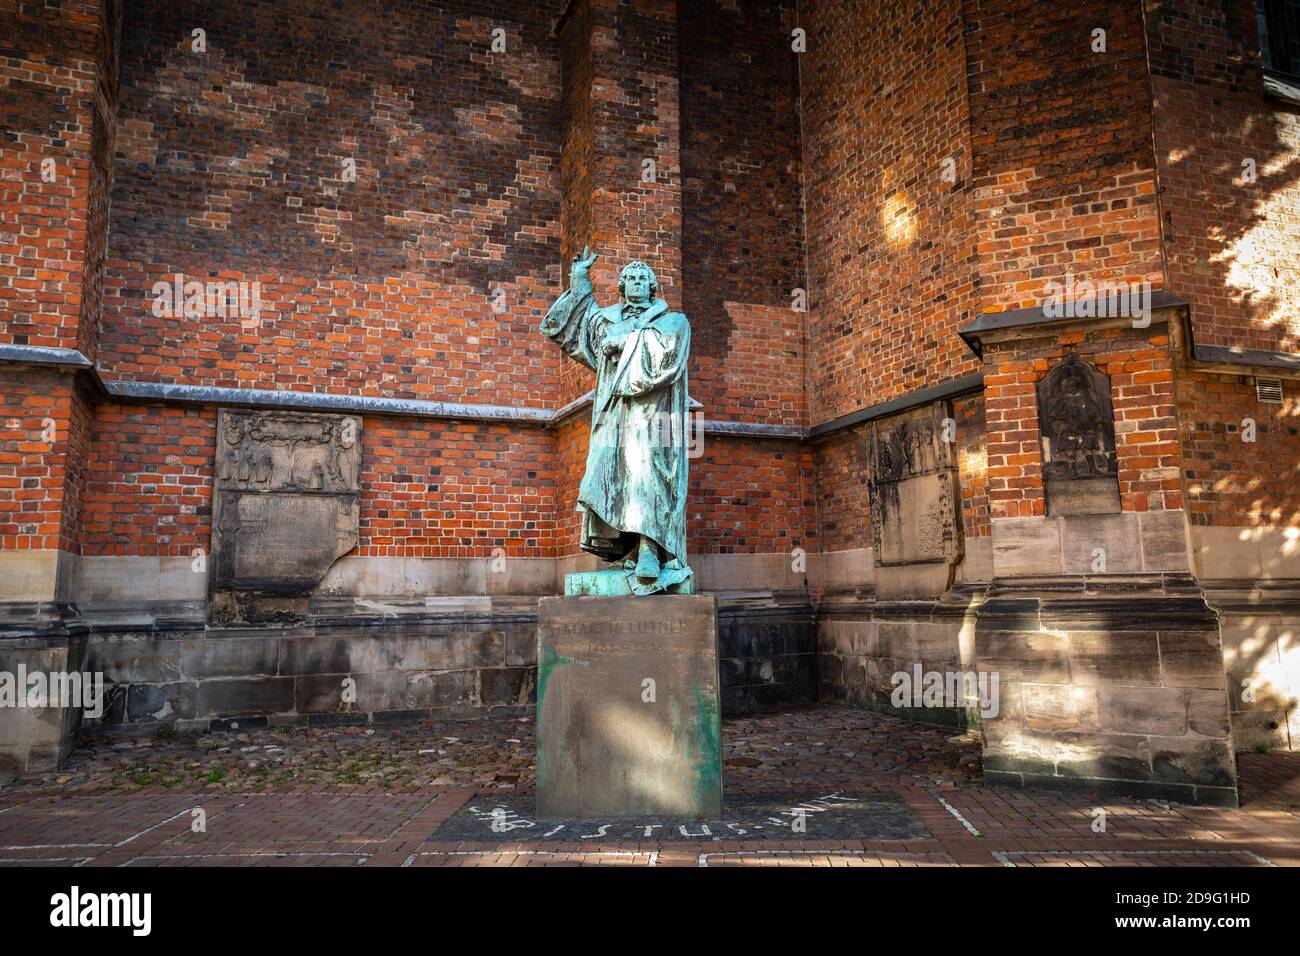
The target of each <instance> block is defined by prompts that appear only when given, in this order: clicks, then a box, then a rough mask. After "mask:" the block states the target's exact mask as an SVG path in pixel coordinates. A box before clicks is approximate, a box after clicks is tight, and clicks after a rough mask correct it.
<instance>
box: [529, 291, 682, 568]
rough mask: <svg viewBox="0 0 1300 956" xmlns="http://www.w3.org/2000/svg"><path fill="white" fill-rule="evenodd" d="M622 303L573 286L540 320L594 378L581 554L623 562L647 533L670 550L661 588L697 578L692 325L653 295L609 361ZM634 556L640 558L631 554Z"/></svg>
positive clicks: (549, 334)
mask: <svg viewBox="0 0 1300 956" xmlns="http://www.w3.org/2000/svg"><path fill="white" fill-rule="evenodd" d="M623 315H624V305H623V303H621V302H620V303H618V304H616V305H610V306H605V307H604V308H601V307H600V306H598V305H597V304H596V300H595V298H594V297H593V296H592V294H591V290H590V286H589V285H587V286H586V287H585V288H578V289H576V290H575V289H569V290H568V291H566V292H565V293H564V294H563V295H561V296H560V297H559V298H558V299H557V300H556V301H555V304H554V305H552V306H551V308H550V311H549V312H548V313H547V315H546V318H545V319H544V320H542V334H543V335H545V336H546V337H547V338H549V339H551V340H552V341H553V342H555V343H556V344H557V345H559V346H560V348H562V349H563V350H564V351H565V353H566V354H567V355H569V356H571V357H573V358H574V359H576V360H577V361H579V362H581V363H582V364H583V365H585V366H587V368H589V369H591V370H593V371H594V372H595V373H596V392H595V397H594V399H593V402H592V410H591V443H590V446H589V451H588V454H587V471H586V474H585V475H583V478H582V484H581V486H580V487H579V490H578V510H579V511H581V512H582V513H583V517H582V539H581V543H582V548H583V550H585V551H589V552H591V553H592V554H595V555H598V556H600V557H601V558H604V559H605V560H606V561H617V560H618V559H620V558H622V557H623V556H624V555H626V554H627V553H628V552H629V551H631V550H632V549H633V548H635V547H636V546H637V544H638V541H637V536H638V535H644V536H645V537H647V538H650V539H651V540H653V541H654V542H655V543H656V544H658V545H659V547H660V549H661V550H662V552H663V553H662V556H661V557H662V568H661V571H660V579H659V581H658V582H657V584H656V586H655V587H654V588H653V589H654V590H662V589H665V588H668V587H671V586H673V585H675V584H677V583H680V582H681V581H682V580H684V579H685V578H686V577H688V576H690V573H691V572H690V569H689V568H688V567H687V565H686V477H687V476H686V467H687V465H686V462H687V435H686V428H687V419H686V411H687V402H688V399H687V396H686V360H687V358H688V357H689V355H690V347H691V326H690V323H689V322H688V321H687V320H686V316H684V315H682V314H681V313H680V312H669V311H668V306H667V303H665V302H664V300H663V299H655V300H654V301H653V302H652V303H650V305H649V307H648V308H647V309H646V310H645V311H644V312H643V313H642V314H641V315H640V316H639V317H638V318H637V320H636V323H637V325H638V326H640V327H639V328H636V329H635V330H633V331H631V332H630V333H629V334H628V335H627V337H626V338H625V339H624V344H623V349H622V351H621V352H616V353H614V354H613V355H606V354H605V352H604V350H603V348H602V346H603V345H604V342H605V338H606V334H607V333H608V331H609V329H610V327H611V326H613V325H615V324H616V323H618V322H620V321H622V319H623ZM633 557H635V556H633Z"/></svg>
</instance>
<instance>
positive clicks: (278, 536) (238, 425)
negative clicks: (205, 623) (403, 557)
mask: <svg viewBox="0 0 1300 956" xmlns="http://www.w3.org/2000/svg"><path fill="white" fill-rule="evenodd" d="M217 432H218V436H217V469H216V472H217V481H216V489H215V493H214V501H213V523H212V574H211V597H212V600H211V603H210V605H209V608H210V609H209V617H210V619H211V620H212V621H213V622H214V623H219V624H236V623H249V624H255V623H269V622H273V621H291V620H294V619H296V618H298V617H301V615H302V613H303V612H304V611H305V610H306V601H307V597H308V595H310V593H311V590H312V588H314V587H315V586H316V584H317V583H318V582H319V581H320V580H321V578H323V577H324V576H325V572H326V571H328V570H329V567H330V565H331V564H333V563H334V562H335V561H336V560H337V559H338V558H339V557H341V556H342V555H344V554H346V553H347V552H348V551H350V550H352V549H353V548H354V547H356V544H357V536H358V528H359V526H360V502H359V497H360V496H359V487H358V484H359V483H358V475H359V473H360V465H361V420H360V419H359V418H355V417H353V416H348V415H319V414H310V413H305V412H254V411H240V410H234V409H222V410H221V412H220V413H219V415H218V420H217Z"/></svg>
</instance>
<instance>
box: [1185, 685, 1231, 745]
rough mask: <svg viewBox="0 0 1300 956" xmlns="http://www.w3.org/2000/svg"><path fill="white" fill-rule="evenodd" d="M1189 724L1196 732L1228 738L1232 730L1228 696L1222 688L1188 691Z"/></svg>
mask: <svg viewBox="0 0 1300 956" xmlns="http://www.w3.org/2000/svg"><path fill="white" fill-rule="evenodd" d="M1186 693H1187V726H1188V729H1190V730H1191V731H1192V733H1195V734H1203V735H1205V736H1206V737H1221V738H1226V737H1228V736H1229V734H1230V732H1231V722H1230V720H1229V717H1228V696H1227V694H1226V693H1225V692H1224V691H1221V690H1197V689H1191V690H1188V691H1187V692H1186Z"/></svg>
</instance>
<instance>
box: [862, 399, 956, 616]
mask: <svg viewBox="0 0 1300 956" xmlns="http://www.w3.org/2000/svg"><path fill="white" fill-rule="evenodd" d="M951 421H952V408H951V405H950V403H948V402H936V403H934V404H932V405H929V406H927V407H924V408H918V409H915V410H913V411H910V412H907V413H905V414H902V415H898V416H896V417H893V418H889V419H886V420H881V421H877V422H873V423H872V424H871V425H870V426H869V427H868V429H867V445H868V457H869V461H870V469H871V470H870V474H869V478H868V481H869V482H870V489H871V490H870V504H871V529H872V534H873V543H874V559H875V564H876V566H877V568H878V569H885V568H890V567H897V566H900V565H917V564H921V565H930V564H937V565H941V566H943V567H942V568H940V569H939V570H938V571H936V572H935V573H933V574H928V575H925V574H922V575H920V576H918V575H915V574H914V575H908V574H906V573H899V574H887V575H882V574H881V573H880V572H879V571H878V572H877V580H876V587H877V592H878V593H879V594H880V596H881V597H883V598H894V597H897V598H919V597H924V596H927V595H928V596H931V597H937V596H938V595H939V594H940V593H942V592H943V590H944V589H945V588H946V587H947V585H948V583H949V581H950V578H951V574H950V573H949V572H948V571H947V570H944V568H951V567H952V566H954V565H956V564H958V563H960V562H961V559H962V555H963V550H962V526H961V520H960V515H959V512H960V508H959V507H958V505H957V504H956V502H957V501H958V500H959V499H960V496H959V494H958V492H957V455H956V450H955V449H956V443H955V441H954V440H951V439H952V438H953V437H955V436H950V437H949V440H945V437H944V430H945V427H951V426H950V425H946V424H945V423H950V422H951ZM921 577H924V578H925V586H924V587H922V588H918V587H917V586H916V584H917V582H918V581H919V580H920V578H921Z"/></svg>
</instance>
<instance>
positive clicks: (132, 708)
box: [126, 681, 198, 723]
mask: <svg viewBox="0 0 1300 956" xmlns="http://www.w3.org/2000/svg"><path fill="white" fill-rule="evenodd" d="M197 706H198V685H197V684H195V683H193V682H190V681H186V682H183V683H176V684H132V685H131V686H130V688H129V689H128V691H127V695H126V712H127V719H128V720H131V721H161V722H164V723H171V722H173V721H176V720H191V719H193V718H194V716H195V713H196V709H197Z"/></svg>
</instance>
